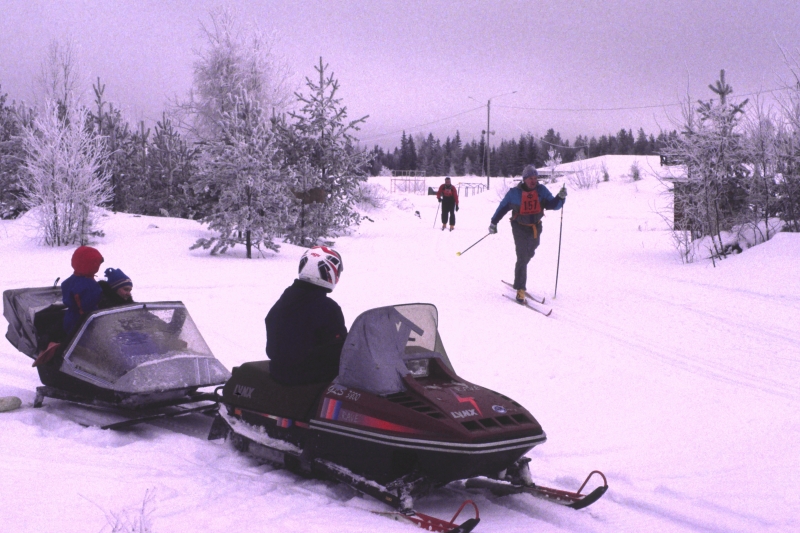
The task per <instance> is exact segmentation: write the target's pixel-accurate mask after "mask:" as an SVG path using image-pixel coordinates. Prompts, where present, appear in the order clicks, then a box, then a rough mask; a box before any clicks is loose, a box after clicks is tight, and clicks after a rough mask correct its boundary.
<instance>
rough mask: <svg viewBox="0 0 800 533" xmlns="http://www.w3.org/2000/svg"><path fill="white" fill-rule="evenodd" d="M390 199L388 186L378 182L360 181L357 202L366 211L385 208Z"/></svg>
mask: <svg viewBox="0 0 800 533" xmlns="http://www.w3.org/2000/svg"><path fill="white" fill-rule="evenodd" d="M388 199H389V195H388V192H387V191H386V188H385V187H383V186H381V185H380V184H377V183H366V182H363V183H360V184H359V187H358V189H357V190H356V204H357V205H358V207H360V208H361V209H363V210H365V211H370V210H373V209H383V207H384V206H385V205H386V202H387V200H388Z"/></svg>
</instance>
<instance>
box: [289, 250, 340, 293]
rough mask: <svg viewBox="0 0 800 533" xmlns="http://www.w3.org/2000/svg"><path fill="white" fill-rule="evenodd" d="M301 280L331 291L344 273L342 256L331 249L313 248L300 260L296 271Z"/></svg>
mask: <svg viewBox="0 0 800 533" xmlns="http://www.w3.org/2000/svg"><path fill="white" fill-rule="evenodd" d="M298 271H299V272H300V275H299V276H298V277H299V278H300V279H301V280H303V281H307V282H309V283H313V284H314V285H319V286H320V287H325V288H326V289H330V290H333V289H334V288H335V287H336V284H337V283H338V282H339V276H341V275H342V272H343V271H344V263H342V256H341V255H339V252H337V251H336V250H334V249H333V248H329V247H327V246H314V247H313V248H309V249H308V250H306V251H305V253H304V254H303V257H301V258H300V268H299V269H298Z"/></svg>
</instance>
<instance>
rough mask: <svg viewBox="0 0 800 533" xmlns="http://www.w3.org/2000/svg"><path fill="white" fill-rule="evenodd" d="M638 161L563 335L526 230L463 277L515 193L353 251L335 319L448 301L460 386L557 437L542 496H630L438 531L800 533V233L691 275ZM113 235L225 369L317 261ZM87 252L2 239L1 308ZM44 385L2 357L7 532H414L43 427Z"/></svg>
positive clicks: (528, 510)
mask: <svg viewBox="0 0 800 533" xmlns="http://www.w3.org/2000/svg"><path fill="white" fill-rule="evenodd" d="M653 159H655V161H653ZM631 161H632V159H631V158H626V157H619V158H608V159H607V160H606V162H607V168H608V169H609V173H610V176H611V181H609V182H607V183H600V184H599V186H598V187H597V188H594V189H588V190H575V189H570V191H569V197H568V199H567V204H566V206H565V210H564V213H563V238H562V249H561V264H560V274H559V278H558V294H557V298H556V299H555V300H554V301H553V307H554V311H553V314H552V316H551V317H549V318H545V317H543V316H541V315H539V314H536V313H534V312H531V311H529V310H526V309H524V308H521V307H519V306H517V305H515V304H514V303H512V302H510V301H509V300H507V299H506V298H504V297H503V296H502V295H503V294H504V292H506V289H505V288H504V286H503V285H502V284H501V283H500V280H501V279H510V278H511V276H512V272H513V264H514V250H513V241H512V238H511V231H510V228H509V225H508V217H506V219H505V220H503V221H502V222H501V223H500V225H499V230H500V231H499V233H498V234H497V235H495V236H491V237H488V238H486V239H485V240H483V241H482V242H481V243H480V244H478V245H477V246H475V247H474V248H472V249H471V250H469V251H468V252H467V253H465V254H464V255H461V256H457V255H456V252H458V251H462V250H464V249H466V248H467V247H468V246H469V245H471V244H472V243H474V242H475V241H477V240H478V239H480V238H481V237H483V236H484V235H486V232H487V227H488V225H489V218H490V216H491V215H492V213H493V212H494V209H495V208H496V206H497V203H498V202H499V197H498V194H497V192H496V191H494V190H492V191H488V192H484V193H482V194H478V195H472V196H469V197H464V198H462V200H461V209H460V211H459V212H458V213H457V217H458V220H457V224H456V230H455V231H454V232H452V233H451V232H441V231H439V230H438V227H439V226H440V224H439V223H438V221H435V220H434V217H435V212H436V211H437V207H438V204H437V202H436V200H435V198H434V197H432V196H415V195H404V194H394V195H390V196H389V201H388V203H387V206H386V207H385V208H384V209H382V210H374V211H371V212H369V213H367V214H368V216H369V217H370V219H372V221H374V222H370V221H364V223H363V224H362V226H361V227H360V229H359V230H358V231H357V232H356V233H354V234H353V235H352V236H349V237H344V238H340V239H338V240H337V241H336V248H337V249H338V250H339V251H340V252H341V253H342V255H343V257H344V262H345V266H346V268H345V271H344V274H343V276H342V281H341V282H340V284H339V286H338V287H337V289H336V290H335V291H334V293H333V294H332V297H333V298H334V299H335V300H336V301H338V302H339V303H340V305H341V306H342V309H343V310H344V313H345V318H346V321H347V324H348V325H350V324H351V323H352V321H353V320H354V319H355V317H356V316H357V315H358V314H359V313H361V312H362V311H365V310H367V309H370V308H373V307H377V306H383V305H388V304H395V303H405V302H431V303H434V304H435V305H436V306H437V307H438V309H439V318H440V331H441V334H442V337H443V340H444V343H445V346H446V348H447V351H448V355H449V357H450V359H451V361H452V363H453V365H454V367H455V369H456V371H457V372H458V373H459V374H460V375H461V376H462V377H464V378H465V379H467V380H469V381H473V382H477V383H480V384H482V385H484V386H486V387H489V388H491V389H494V390H498V391H501V392H503V393H504V394H506V395H508V396H510V397H512V398H514V399H515V400H517V401H519V402H520V403H522V404H523V405H524V406H525V407H527V408H528V409H529V410H530V411H531V412H532V413H533V414H534V415H535V416H536V417H537V419H538V420H539V422H540V423H541V424H542V426H543V427H544V429H545V431H546V432H547V436H548V440H547V442H546V443H545V444H543V445H542V446H539V447H537V448H535V449H534V450H533V451H532V452H531V453H530V454H529V455H530V457H531V458H532V463H531V465H532V471H533V475H534V479H535V480H536V481H538V482H541V483H542V484H544V485H549V486H553V487H559V488H565V489H572V490H575V489H577V487H578V486H579V485H580V483H581V482H582V481H583V478H584V477H585V476H586V475H587V474H588V473H589V472H590V471H591V470H594V469H600V470H602V471H603V472H604V473H605V474H606V476H607V477H608V482H609V485H610V489H609V491H608V493H607V494H606V495H605V496H604V497H603V498H602V499H601V500H600V501H599V502H597V503H596V504H594V505H593V506H591V507H590V508H588V509H585V510H582V511H573V510H571V509H567V508H560V507H557V506H554V505H553V504H549V503H547V502H543V501H539V500H533V499H532V498H530V497H527V496H523V495H520V496H513V497H504V498H498V497H494V496H490V495H486V494H483V493H476V492H472V491H470V490H467V489H465V488H464V487H463V486H461V485H459V484H457V483H456V484H451V485H450V486H448V487H446V488H445V489H443V490H441V491H439V492H437V493H436V494H433V495H431V496H429V497H427V498H424V499H421V500H419V501H418V505H417V507H418V510H420V511H422V512H426V513H429V514H433V515H436V516H439V517H441V518H445V519H449V518H450V517H451V516H452V514H453V513H454V512H455V509H456V508H457V507H458V505H459V504H460V503H461V501H463V500H464V499H466V498H471V499H473V500H475V501H476V503H477V504H478V506H479V507H480V512H481V519H482V520H481V524H480V525H479V526H478V529H477V531H504V532H523V531H524V532H530V531H538V532H549V531H581V532H615V533H616V532H620V531H704V532H705V531H716V532H721V531H741V532H744V531H800V518H798V517H800V450H799V449H798V442H799V441H800V416H799V414H800V276H798V275H797V273H798V272H800V235H796V234H786V233H783V234H779V235H777V236H776V237H775V238H774V239H773V240H771V241H769V242H767V243H765V244H761V245H759V246H756V247H754V248H751V249H749V250H747V251H746V252H745V253H743V254H741V255H738V256H735V257H730V258H729V259H726V260H724V261H721V262H718V263H717V265H716V267H713V266H712V265H711V263H710V262H698V263H694V264H689V265H683V264H681V262H680V259H679V257H678V255H677V253H676V252H675V250H674V248H673V245H672V240H671V236H670V233H669V232H668V231H667V223H666V222H665V221H664V218H663V217H662V215H663V214H664V210H665V209H666V210H667V211H668V203H667V198H666V197H665V196H664V194H663V187H662V185H661V184H660V183H659V182H658V181H657V180H656V179H655V178H654V177H653V176H652V172H651V170H652V169H654V168H655V167H657V165H658V162H657V158H647V159H646V160H644V159H643V160H642V169H643V174H644V176H645V178H644V179H643V180H642V181H638V182H632V181H631V180H630V179H629V178H627V177H624V176H623V175H625V174H629V173H630V164H631ZM651 167H652V168H651ZM383 180H384V181H385V182H386V185H387V188H388V187H389V185H388V178H384V179H383ZM376 181H380V180H376ZM441 181H442V180H441V178H428V179H427V182H428V183H427V184H426V185H429V186H433V187H434V188H436V187H438V185H439V184H440V183H441ZM453 181H454V182H455V183H458V182H460V181H467V180H462V178H454V180H453ZM472 181H475V182H481V181H485V178H475V179H474V180H472ZM493 181H495V180H493ZM496 181H497V182H498V183H497V184H496V186H497V187H498V188H499V185H500V181H502V180H496ZM494 186H495V184H493V187H494ZM549 187H550V189H551V191H553V192H556V191H557V190H558V188H559V187H560V185H559V184H550V185H549ZM416 212H419V216H417V215H416ZM560 215H561V213H559V212H548V214H547V217H546V218H545V223H544V224H545V225H544V232H543V239H542V245H541V247H540V248H539V250H538V251H537V254H536V257H534V259H533V261H532V262H531V265H530V267H529V286H528V288H529V289H530V290H533V291H538V292H542V293H545V294H546V295H547V296H548V299H550V298H551V297H552V296H553V289H554V286H555V277H556V261H557V252H558V236H559V224H560V222H561V219H560ZM104 220H105V221H104V230H105V237H103V238H102V239H100V240H99V241H98V242H97V243H96V246H97V247H98V248H99V249H100V251H101V252H102V253H103V255H104V257H105V259H106V261H105V264H104V265H103V267H104V268H105V267H108V266H114V267H119V268H122V269H123V270H124V271H125V272H126V273H127V274H128V275H130V276H131V278H132V279H133V281H134V298H135V299H136V300H138V301H154V300H182V301H183V302H184V303H185V304H186V305H187V307H188V309H189V311H190V313H191V315H192V317H193V319H194V320H195V322H196V323H197V325H198V327H199V328H200V331H201V332H202V333H203V335H204V337H205V339H206V341H207V343H208V344H209V346H210V347H211V349H212V350H213V352H214V353H215V354H216V356H217V357H218V358H219V359H220V361H221V362H222V363H223V364H224V365H225V366H226V367H228V368H232V367H233V366H236V365H239V364H241V363H243V362H245V361H250V360H257V359H263V358H265V355H264V345H265V333H264V322H263V320H264V316H265V315H266V313H267V311H268V310H269V308H270V306H271V305H272V304H273V302H274V301H275V300H276V299H277V298H278V296H279V295H280V294H281V292H282V291H283V290H284V288H285V287H286V286H288V285H289V284H290V283H291V282H292V280H293V279H294V276H295V272H296V270H295V269H296V265H297V261H298V259H299V257H300V255H301V254H302V252H303V250H302V249H301V248H298V247H294V246H290V245H284V246H283V247H282V251H281V252H280V253H279V254H273V253H269V254H267V255H266V256H265V257H259V258H257V259H253V260H246V259H244V258H243V255H244V251H243V250H242V249H239V248H237V249H234V251H233V253H229V254H227V255H225V256H220V257H210V256H209V255H207V253H204V252H203V251H199V250H195V251H190V250H189V246H190V245H191V244H192V243H193V242H194V241H195V240H196V239H197V238H198V237H199V236H203V235H206V233H207V232H206V230H205V229H204V228H203V227H201V226H200V225H199V224H197V223H196V222H192V221H186V220H177V219H169V218H148V217H139V216H133V215H126V214H117V215H110V216H108V217H107V218H105V219H104ZM435 228H436V229H435ZM71 254H72V249H71V248H70V249H66V248H62V249H52V248H46V247H43V246H38V245H37V244H36V243H35V232H34V230H33V229H32V228H31V227H30V225H29V222H28V221H27V220H26V219H25V218H23V219H21V220H16V221H0V257H2V261H0V288H2V289H8V288H18V287H29V286H44V285H50V284H52V283H53V281H54V280H55V279H56V277H59V276H60V277H61V278H62V279H63V278H65V277H66V276H68V275H69V274H70V273H71V271H70V268H69V263H70V256H71ZM0 326H2V328H3V330H5V327H6V324H5V320H2V321H1V322H0ZM30 364H31V361H30V359H28V358H27V357H25V356H23V355H22V354H20V353H18V352H17V351H16V350H15V349H14V348H13V347H12V346H11V345H10V344H9V343H8V342H7V341H5V340H2V341H0V396H7V395H15V396H19V397H20V398H22V400H23V407H22V408H21V409H18V410H16V411H12V412H8V413H0V523H2V524H3V525H2V527H0V529H2V530H3V531H26V532H27V531H30V532H53V533H56V532H58V533H72V532H76V533H77V532H81V533H85V532H89V531H104V532H110V531H112V530H114V529H113V528H114V526H115V525H116V526H118V527H119V526H122V525H124V524H125V523H126V521H127V523H128V526H129V527H128V529H129V530H135V529H134V528H133V525H132V524H133V522H134V521H136V520H138V519H140V515H141V514H142V513H141V512H142V509H144V514H146V515H147V519H146V522H147V524H149V528H150V529H149V531H152V532H153V533H166V532H174V531H198V532H199V531H203V532H217V531H218V532H226V533H227V532H230V531H249V532H254V533H255V532H259V531H282V532H283V531H336V532H351V531H352V532H356V531H364V532H366V531H378V530H380V531H387V532H388V531H396V532H403V531H406V532H410V531H414V528H413V527H412V526H409V525H405V524H401V523H396V522H391V521H389V520H387V519H386V518H383V517H380V516H377V515H375V514H373V513H370V512H369V511H370V510H383V509H384V508H383V507H382V505H381V504H380V503H378V502H376V501H373V500H371V499H369V498H366V497H360V496H358V495H356V494H354V493H353V492H352V491H351V490H350V489H348V488H346V487H342V486H340V485H336V484H333V483H327V482H321V481H314V480H306V479H300V478H298V477H296V476H294V475H292V474H289V473H287V472H285V471H281V470H275V469H273V468H270V467H267V466H263V465H259V464H257V463H256V462H255V461H254V460H252V459H249V458H247V457H244V456H242V455H240V454H238V453H237V452H235V451H234V450H233V449H232V448H231V447H230V446H229V445H228V444H226V443H223V442H221V441H214V442H209V441H207V440H204V438H203V437H204V436H203V435H202V434H201V431H200V430H197V431H194V434H192V433H193V430H196V429H197V428H195V427H193V426H191V425H188V424H184V425H177V424H176V425H175V426H174V427H172V429H170V428H168V427H166V425H165V426H162V427H159V426H152V425H144V426H141V427H138V428H136V429H133V430H130V431H121V432H109V431H102V430H99V429H93V428H84V427H82V426H80V425H77V424H75V423H73V422H71V421H69V420H67V419H65V418H64V417H62V416H59V414H58V411H57V410H56V409H54V408H53V407H54V406H55V405H56V404H57V403H58V402H57V401H55V400H46V402H45V407H44V408H42V409H34V408H33V407H32V402H33V398H34V390H35V388H36V386H37V385H39V382H38V377H37V374H36V371H35V370H34V369H32V368H31V367H30ZM198 437H199V438H198ZM125 530H126V529H125V528H124V527H122V528H119V529H117V531H125Z"/></svg>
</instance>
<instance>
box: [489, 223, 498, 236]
mask: <svg viewBox="0 0 800 533" xmlns="http://www.w3.org/2000/svg"><path fill="white" fill-rule="evenodd" d="M489 233H492V234H494V233H497V224H489Z"/></svg>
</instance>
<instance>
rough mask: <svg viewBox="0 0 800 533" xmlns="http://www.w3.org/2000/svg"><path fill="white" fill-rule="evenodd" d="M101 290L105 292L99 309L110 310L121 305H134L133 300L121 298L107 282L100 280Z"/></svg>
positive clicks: (101, 297)
mask: <svg viewBox="0 0 800 533" xmlns="http://www.w3.org/2000/svg"><path fill="white" fill-rule="evenodd" d="M97 284H98V285H100V289H101V290H102V291H103V293H102V295H101V296H100V301H99V302H98V304H97V308H98V309H108V308H109V307H118V306H120V305H127V304H132V303H134V301H133V298H129V299H127V300H126V299H124V298H123V297H122V296H120V295H119V294H118V293H117V291H116V289H112V288H111V285H109V284H108V282H107V281H104V280H100V281H98V282H97Z"/></svg>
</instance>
